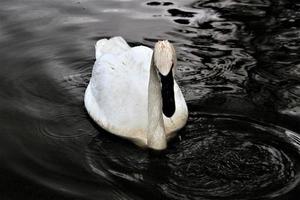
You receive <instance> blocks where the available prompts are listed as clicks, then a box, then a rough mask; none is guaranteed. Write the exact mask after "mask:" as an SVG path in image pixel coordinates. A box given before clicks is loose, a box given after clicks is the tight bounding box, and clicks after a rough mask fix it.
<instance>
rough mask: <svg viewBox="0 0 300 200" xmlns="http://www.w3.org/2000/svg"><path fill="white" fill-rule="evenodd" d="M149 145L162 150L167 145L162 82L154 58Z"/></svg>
mask: <svg viewBox="0 0 300 200" xmlns="http://www.w3.org/2000/svg"><path fill="white" fill-rule="evenodd" d="M147 145H148V147H150V148H152V149H157V150H162V149H165V148H166V147H167V140H166V133H165V127H164V121H163V113H162V95H161V84H160V81H159V78H158V74H157V71H156V68H155V66H154V65H153V60H152V62H151V67H150V77H149V87H148V133H147Z"/></svg>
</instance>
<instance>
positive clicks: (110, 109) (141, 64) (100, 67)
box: [85, 46, 152, 142]
mask: <svg viewBox="0 0 300 200" xmlns="http://www.w3.org/2000/svg"><path fill="white" fill-rule="evenodd" d="M151 57H152V49H150V48H148V47H143V46H139V47H133V48H130V49H129V50H128V51H126V52H123V53H120V54H119V55H116V54H112V53H106V54H105V55H103V56H101V58H100V59H97V60H96V62H95V64H94V68H93V72H92V77H91V80H90V83H89V85H88V89H87V90H86V94H85V106H86V108H87V111H88V112H89V114H90V115H91V117H92V118H93V119H94V120H95V121H96V122H97V123H98V124H99V125H100V126H102V127H103V128H104V129H106V130H108V131H109V132H111V133H114V134H117V135H121V136H124V137H129V138H139V139H140V140H143V141H144V140H145V138H146V136H145V131H146V128H147V117H148V115H147V109H148V101H147V100H148V95H147V94H148V82H149V69H150V64H151ZM144 142H145V141H144Z"/></svg>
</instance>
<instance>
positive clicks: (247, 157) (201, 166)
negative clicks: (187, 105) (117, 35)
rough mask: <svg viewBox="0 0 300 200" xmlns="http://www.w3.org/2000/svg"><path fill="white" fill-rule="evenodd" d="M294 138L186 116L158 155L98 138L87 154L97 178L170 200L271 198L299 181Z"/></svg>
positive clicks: (241, 123)
mask: <svg viewBox="0 0 300 200" xmlns="http://www.w3.org/2000/svg"><path fill="white" fill-rule="evenodd" d="M299 138H300V137H299V136H298V135H297V134H294V133H293V132H291V131H288V130H285V129H283V128H281V127H270V126H264V125H262V124H258V123H255V122H252V121H247V120H244V119H238V118H233V117H221V118H215V117H212V116H205V117H204V116H203V115H200V114H199V113H197V112H193V113H191V117H190V119H189V122H188V125H187V127H186V128H185V129H184V130H183V131H182V132H181V133H180V135H179V136H178V137H177V138H176V139H175V140H174V141H173V142H171V143H170V145H169V149H168V150H166V151H165V152H164V153H163V154H162V155H161V154H159V155H157V154H155V153H153V152H149V151H147V150H145V151H141V150H140V149H138V148H136V147H135V146H133V145H130V143H128V142H126V141H123V140H120V141H119V139H117V138H115V137H113V136H107V135H106V134H101V135H99V136H98V137H97V138H95V139H94V140H93V141H92V142H91V143H90V145H89V148H88V149H87V154H86V155H87V160H88V162H89V165H90V167H91V168H92V170H93V171H94V172H96V173H97V174H98V175H104V174H105V176H106V178H109V179H123V180H125V181H126V182H128V183H131V184H136V187H137V186H139V187H141V186H146V185H147V186H148V187H149V186H152V187H153V188H151V189H152V190H157V192H159V193H160V194H161V195H163V196H164V197H168V198H171V199H199V198H204V199H206V198H207V199H212V198H219V197H222V198H244V197H245V196H248V197H251V198H263V197H275V196H278V195H283V194H285V193H287V192H288V191H290V190H291V189H292V188H293V187H295V186H296V184H297V183H298V182H299V172H300V171H299V164H300V163H299V156H300V155H299V152H300V151H299V150H300V149H299Z"/></svg>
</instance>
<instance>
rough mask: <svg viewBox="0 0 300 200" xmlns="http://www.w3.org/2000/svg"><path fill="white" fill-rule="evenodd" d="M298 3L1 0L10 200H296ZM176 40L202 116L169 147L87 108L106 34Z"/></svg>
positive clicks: (2, 150)
mask: <svg viewBox="0 0 300 200" xmlns="http://www.w3.org/2000/svg"><path fill="white" fill-rule="evenodd" d="M299 20H300V4H299V2H297V1H296V0H295V1H292V0H289V1H288V0H276V1H275V0H245V1H238V0H226V1H222V0H201V1H196V2H195V1H172V2H171V1H170V2H167V1H152V2H151V1H138V0H122V1H121V0H119V1H113V0H102V1H97V0H84V1H75V0H74V1H73V0H65V1H59V0H53V1H45V0H26V1H24V0H1V2H0V22H1V23H0V55H1V56H0V70H1V72H0V132H1V134H0V159H1V166H0V199H13V200H14V199H220V198H221V199H298V198H299V196H300V186H299V185H300V184H299V178H300V177H299V172H300V169H299V167H300V146H299V145H300V137H299V134H300V126H299V123H300V119H299V118H300V81H299V80H300V79H299V76H300V57H299V48H300V27H299ZM116 35H121V36H123V37H124V38H125V39H126V40H127V41H129V42H130V44H131V45H137V44H143V45H147V46H150V47H152V46H153V44H154V42H156V41H157V40H161V39H168V40H170V41H171V42H173V43H174V45H175V46H176V49H177V54H178V59H179V62H178V69H177V80H178V83H179V85H180V87H181V89H182V91H183V93H184V96H185V98H186V101H187V103H188V107H189V111H190V117H189V121H188V124H187V126H186V127H185V128H184V129H183V130H182V131H180V132H179V136H178V137H177V138H175V139H174V140H173V141H172V142H170V143H169V148H168V149H167V150H166V151H163V152H161V153H159V154H158V153H155V152H151V151H147V150H141V149H139V148H137V147H135V146H134V145H132V144H131V143H129V142H127V141H124V140H122V139H119V138H117V137H114V136H112V135H110V134H108V133H106V132H104V131H103V130H101V129H100V128H99V127H97V126H96V125H95V124H94V123H93V122H92V120H91V119H90V118H89V116H88V115H87V113H86V111H85V109H84V106H83V95H84V90H85V87H86V86H87V84H88V81H89V78H90V76H91V70H92V65H93V62H94V44H95V42H96V41H97V40H98V39H101V38H104V37H111V36H116Z"/></svg>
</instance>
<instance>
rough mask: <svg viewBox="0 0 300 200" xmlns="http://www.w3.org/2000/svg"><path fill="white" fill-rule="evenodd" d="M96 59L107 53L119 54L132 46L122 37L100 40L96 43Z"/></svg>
mask: <svg viewBox="0 0 300 200" xmlns="http://www.w3.org/2000/svg"><path fill="white" fill-rule="evenodd" d="M95 49H96V59H99V58H100V57H102V56H103V55H105V54H114V55H119V54H120V53H123V52H125V51H128V50H129V49H130V46H129V45H128V44H127V42H126V41H125V40H124V39H123V38H122V37H119V36H118V37H113V38H110V39H109V40H108V39H102V40H99V41H98V42H97V43H96V45H95Z"/></svg>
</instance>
